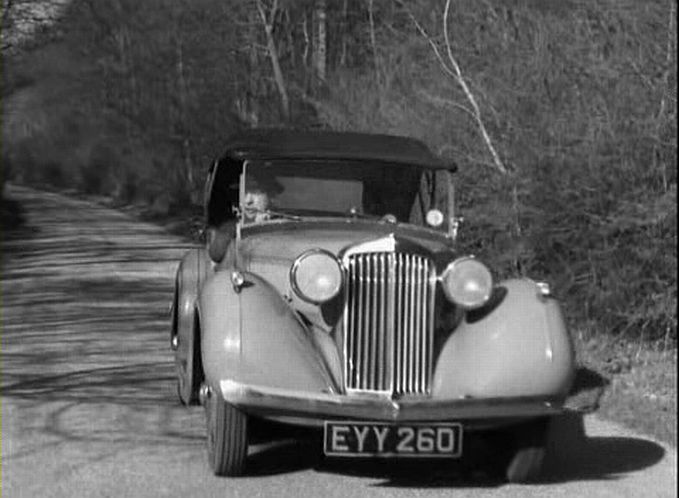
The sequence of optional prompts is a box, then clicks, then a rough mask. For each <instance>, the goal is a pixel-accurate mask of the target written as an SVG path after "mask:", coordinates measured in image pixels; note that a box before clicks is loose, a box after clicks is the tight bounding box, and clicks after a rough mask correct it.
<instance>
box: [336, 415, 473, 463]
mask: <svg viewBox="0 0 679 498" xmlns="http://www.w3.org/2000/svg"><path fill="white" fill-rule="evenodd" d="M324 432H325V434H324V440H323V451H324V453H325V454H326V455H328V456H355V457H361V456H366V457H369V456H373V457H449V458H451V457H459V456H461V455H462V425H461V424H452V423H451V424H403V425H400V424H399V425H393V424H382V423H375V422H333V421H327V422H325V427H324Z"/></svg>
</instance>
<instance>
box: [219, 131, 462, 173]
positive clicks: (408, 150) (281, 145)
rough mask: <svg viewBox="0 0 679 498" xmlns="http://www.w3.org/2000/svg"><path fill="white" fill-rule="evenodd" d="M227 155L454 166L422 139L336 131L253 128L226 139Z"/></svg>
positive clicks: (241, 157) (244, 157) (436, 166)
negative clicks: (421, 140)
mask: <svg viewBox="0 0 679 498" xmlns="http://www.w3.org/2000/svg"><path fill="white" fill-rule="evenodd" d="M226 155H227V156H229V157H232V158H236V159H243V160H245V159H276V158H283V159H339V160H341V159H346V160H370V161H383V162H390V163H397V164H409V165H417V166H424V167H429V168H437V169H454V166H452V165H447V164H445V163H443V162H442V161H441V159H439V158H438V157H437V156H435V155H434V154H432V152H431V151H430V150H429V149H428V148H427V146H426V145H424V144H423V143H422V142H420V141H419V140H415V139H413V138H407V137H398V136H393V135H374V134H367V133H353V132H336V131H294V130H285V129H253V130H246V131H242V132H240V133H238V134H236V135H233V136H231V137H230V138H229V139H228V140H227V144H226Z"/></svg>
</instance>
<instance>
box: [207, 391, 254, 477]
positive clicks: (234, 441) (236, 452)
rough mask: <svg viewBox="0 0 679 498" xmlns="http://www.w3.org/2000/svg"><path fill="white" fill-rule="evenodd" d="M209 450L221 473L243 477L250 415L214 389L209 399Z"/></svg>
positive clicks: (211, 466)
mask: <svg viewBox="0 0 679 498" xmlns="http://www.w3.org/2000/svg"><path fill="white" fill-rule="evenodd" d="M205 415H206V417H205V418H206V423H207V453H208V460H209V463H210V468H211V469H212V472H214V474H215V475H217V476H240V475H242V474H243V471H244V470H245V460H246V458H247V454H248V416H247V415H246V414H245V413H243V412H241V411H240V410H238V409H237V408H236V407H234V406H232V405H230V404H229V403H227V402H226V401H224V400H223V399H222V397H221V395H220V394H219V393H218V392H216V391H215V390H211V391H210V393H209V394H208V397H207V399H206V401H205Z"/></svg>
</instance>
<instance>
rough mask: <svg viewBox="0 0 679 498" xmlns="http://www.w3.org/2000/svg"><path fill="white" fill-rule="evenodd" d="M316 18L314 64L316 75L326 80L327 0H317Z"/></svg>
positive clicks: (323, 80)
mask: <svg viewBox="0 0 679 498" xmlns="http://www.w3.org/2000/svg"><path fill="white" fill-rule="evenodd" d="M314 11H315V18H316V40H315V42H314V64H315V66H316V77H317V78H318V79H319V80H320V81H322V82H325V79H326V61H327V29H326V28H327V26H326V21H327V12H326V3H325V0H316V5H315V7H314Z"/></svg>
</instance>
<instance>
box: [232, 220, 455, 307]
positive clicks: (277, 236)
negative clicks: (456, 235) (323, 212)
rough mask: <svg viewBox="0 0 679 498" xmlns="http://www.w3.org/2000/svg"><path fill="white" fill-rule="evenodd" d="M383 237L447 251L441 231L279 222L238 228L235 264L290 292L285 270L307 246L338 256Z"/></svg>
mask: <svg viewBox="0 0 679 498" xmlns="http://www.w3.org/2000/svg"><path fill="white" fill-rule="evenodd" d="M387 236H391V237H393V238H394V239H395V241H397V242H399V243H401V242H402V243H404V244H406V245H407V246H409V247H412V248H420V249H419V251H422V250H424V252H429V253H431V254H437V253H441V252H445V251H450V250H451V247H450V242H449V239H447V238H446V237H445V235H444V234H438V233H435V232H433V231H431V230H423V229H420V228H418V227H414V226H412V225H406V224H388V223H378V222H365V221H364V220H358V221H357V220H351V221H338V222H317V223H313V222H301V223H300V222H294V223H293V222H281V223H269V224H265V225H262V226H258V227H252V228H248V229H247V230H243V231H242V233H241V240H240V243H239V245H238V266H239V267H240V268H241V269H242V270H245V271H251V272H254V273H256V274H258V275H260V276H261V277H263V278H265V279H267V280H268V281H269V282H270V283H271V284H273V285H274V286H275V287H276V288H278V289H279V291H280V292H282V293H283V294H286V295H290V294H291V292H290V282H289V272H290V268H291V266H292V264H293V262H294V261H295V259H296V258H297V257H298V256H299V255H300V254H302V253H304V252H305V251H308V250H309V249H324V250H326V251H329V252H331V253H332V254H335V255H337V256H339V255H340V254H341V252H342V251H343V250H344V249H347V248H349V247H352V246H354V245H357V244H361V243H364V242H369V241H372V240H376V239H380V238H383V237H387ZM419 251H418V252H419Z"/></svg>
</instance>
